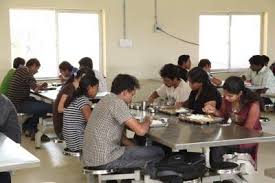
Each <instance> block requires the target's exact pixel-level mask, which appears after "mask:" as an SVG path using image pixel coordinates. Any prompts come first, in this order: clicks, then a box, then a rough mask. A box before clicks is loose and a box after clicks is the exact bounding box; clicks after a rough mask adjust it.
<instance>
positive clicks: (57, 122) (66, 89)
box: [53, 69, 94, 139]
mask: <svg viewBox="0 0 275 183" xmlns="http://www.w3.org/2000/svg"><path fill="white" fill-rule="evenodd" d="M85 75H94V72H93V71H92V70H89V71H88V70H86V69H81V70H79V71H77V73H76V75H74V74H73V75H72V76H71V78H70V79H69V80H68V81H67V82H66V83H65V85H64V86H63V87H62V88H61V90H60V91H59V93H58V94H57V96H56V99H55V102H54V105H53V124H54V131H55V133H56V135H57V137H58V138H59V139H63V136H62V127H63V112H64V110H65V108H67V107H68V106H69V104H70V102H71V100H72V98H73V94H74V93H75V91H76V89H77V88H78V87H79V82H80V79H81V78H82V77H83V76H85Z"/></svg>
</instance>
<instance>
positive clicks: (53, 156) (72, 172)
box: [12, 114, 275, 183]
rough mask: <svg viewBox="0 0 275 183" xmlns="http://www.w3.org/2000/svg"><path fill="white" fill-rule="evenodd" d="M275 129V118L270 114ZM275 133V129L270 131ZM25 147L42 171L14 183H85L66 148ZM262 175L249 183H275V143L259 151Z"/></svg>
mask: <svg viewBox="0 0 275 183" xmlns="http://www.w3.org/2000/svg"><path fill="white" fill-rule="evenodd" d="M268 116H269V117H270V118H271V121H273V122H271V123H274V126H275V115H270V114H269V115H268ZM267 129H268V131H269V132H274V133H275V128H274V129H273V128H267ZM22 145H23V146H24V147H25V148H26V149H27V150H29V151H30V152H31V153H33V154H34V155H35V156H37V157H38V158H39V159H40V160H41V166H40V167H39V168H33V169H25V170H20V171H16V172H15V174H14V175H13V176H12V181H13V183H42V182H43V183H46V182H47V183H84V182H85V176H84V175H83V174H82V172H81V167H82V166H81V162H80V161H79V160H77V159H76V158H73V157H67V156H64V155H63V154H62V150H63V145H62V144H55V143H53V142H48V143H45V144H43V145H42V148H41V149H35V148H34V142H33V141H30V139H28V138H25V137H23V139H22ZM258 160H259V161H258V172H257V173H256V174H254V175H250V176H249V177H248V182H249V183H259V182H261V183H274V182H275V179H271V178H268V177H265V176H264V169H265V168H271V167H275V142H273V143H262V144H260V148H259V156H258Z"/></svg>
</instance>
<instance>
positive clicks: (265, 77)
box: [246, 55, 275, 103]
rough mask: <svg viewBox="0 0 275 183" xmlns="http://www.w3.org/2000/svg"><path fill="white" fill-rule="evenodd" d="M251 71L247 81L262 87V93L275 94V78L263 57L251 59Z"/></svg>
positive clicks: (257, 56) (255, 56)
mask: <svg viewBox="0 0 275 183" xmlns="http://www.w3.org/2000/svg"><path fill="white" fill-rule="evenodd" d="M249 62H250V69H249V71H248V73H247V75H246V80H248V81H250V82H251V84H252V85H254V86H262V87H264V89H263V90H261V91H259V92H260V93H275V77H274V75H273V73H272V71H271V70H270V69H269V68H268V67H267V66H265V60H264V58H263V57H262V56H261V55H254V56H252V57H251V58H250V59H249ZM265 103H270V102H265Z"/></svg>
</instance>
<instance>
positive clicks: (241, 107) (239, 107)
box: [204, 76, 262, 167]
mask: <svg viewBox="0 0 275 183" xmlns="http://www.w3.org/2000/svg"><path fill="white" fill-rule="evenodd" d="M223 90H224V94H223V100H222V106H221V108H220V110H217V109H215V108H213V107H212V106H205V108H204V111H205V112H206V113H208V114H213V115H215V116H219V117H223V118H225V120H227V119H229V118H230V119H231V120H232V121H233V122H234V123H236V124H238V125H240V126H243V127H246V128H248V129H253V130H256V131H261V130H262V127H261V123H260V120H259V119H260V98H259V96H258V95H257V94H255V93H253V92H252V91H250V90H249V89H248V88H246V87H245V85H244V82H243V80H242V79H241V78H240V77H236V76H231V77H229V78H227V79H226V80H225V83H224V85H223ZM234 152H243V153H249V154H251V156H252V157H253V158H254V160H256V153H257V144H241V145H236V146H224V147H215V148H211V152H210V163H211V166H214V167H215V166H217V165H218V164H219V163H221V162H222V161H223V159H222V156H223V154H226V153H234Z"/></svg>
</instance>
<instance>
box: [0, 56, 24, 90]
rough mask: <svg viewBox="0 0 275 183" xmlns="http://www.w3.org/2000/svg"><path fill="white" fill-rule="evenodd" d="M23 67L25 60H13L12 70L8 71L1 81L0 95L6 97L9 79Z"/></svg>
mask: <svg viewBox="0 0 275 183" xmlns="http://www.w3.org/2000/svg"><path fill="white" fill-rule="evenodd" d="M24 65H25V60H24V59H23V58H21V57H17V58H15V59H14V60H13V68H12V69H10V70H9V71H8V73H7V74H6V76H5V77H4V79H3V80H2V83H1V86H0V93H2V94H4V95H7V94H8V88H9V85H10V81H11V78H12V77H13V75H14V72H15V70H16V69H17V68H19V67H22V66H24Z"/></svg>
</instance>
